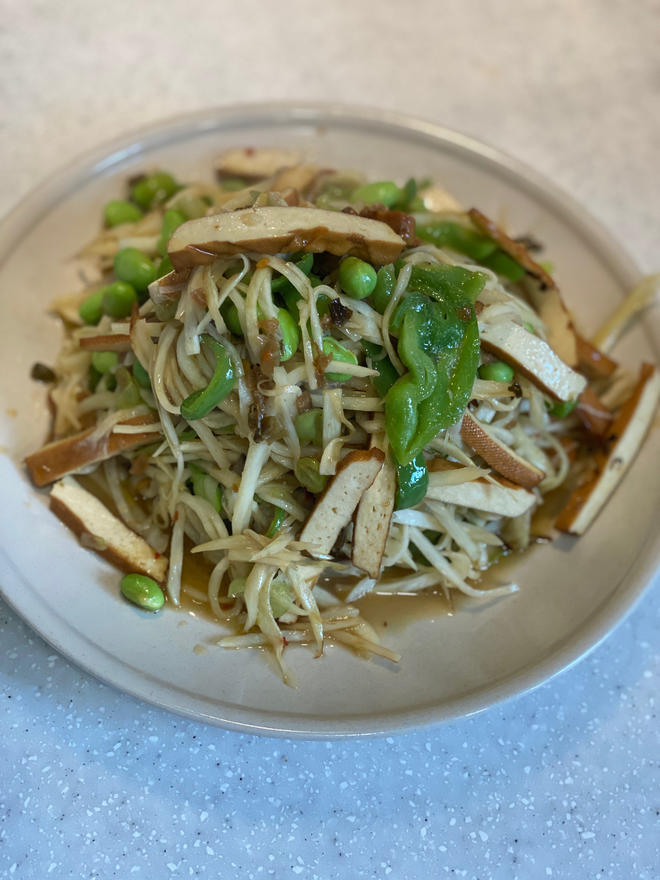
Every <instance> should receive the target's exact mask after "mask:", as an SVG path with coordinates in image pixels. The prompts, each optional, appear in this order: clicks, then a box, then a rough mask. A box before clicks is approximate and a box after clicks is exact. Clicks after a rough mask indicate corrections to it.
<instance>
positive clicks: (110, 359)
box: [92, 351, 119, 373]
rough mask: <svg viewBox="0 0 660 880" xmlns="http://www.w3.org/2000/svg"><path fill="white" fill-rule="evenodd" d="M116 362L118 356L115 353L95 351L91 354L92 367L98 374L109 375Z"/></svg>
mask: <svg viewBox="0 0 660 880" xmlns="http://www.w3.org/2000/svg"><path fill="white" fill-rule="evenodd" d="M118 362H119V355H118V354H117V352H116V351H95V352H94V353H93V354H92V366H93V367H94V369H95V370H98V372H99V373H109V372H110V371H111V370H114V368H115V367H116V366H117V363H118Z"/></svg>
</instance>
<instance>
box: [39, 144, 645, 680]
mask: <svg viewBox="0 0 660 880" xmlns="http://www.w3.org/2000/svg"><path fill="white" fill-rule="evenodd" d="M215 170H216V177H215V179H214V182H213V183H203V182H193V183H187V182H186V183H184V182H180V181H179V180H178V179H177V178H176V177H174V176H173V175H172V174H170V173H168V172H166V171H163V170H154V171H152V172H151V173H148V174H145V175H140V176H139V177H137V178H133V179H132V180H130V181H128V183H127V188H126V191H125V192H124V193H117V198H116V199H114V200H112V201H110V202H108V203H107V204H106V205H105V207H104V209H103V224H104V225H103V229H102V231H101V232H100V233H99V234H98V236H97V237H96V238H95V239H94V240H93V241H92V242H91V243H90V244H89V245H87V246H86V247H85V249H84V251H83V252H82V254H81V257H82V258H83V259H84V260H85V264H86V265H87V267H89V265H90V264H93V266H94V268H95V270H96V272H97V274H96V279H98V280H94V281H90V282H89V284H88V285H87V287H86V289H84V290H82V291H76V292H75V293H74V294H72V295H70V296H67V297H63V298H60V299H59V300H58V301H57V303H56V304H55V308H56V309H57V311H58V313H59V314H60V316H61V317H62V319H63V324H64V328H65V332H64V342H63V346H62V349H61V353H60V355H59V357H58V359H57V362H56V363H55V364H54V365H53V367H52V369H51V368H50V367H44V366H43V365H38V368H35V370H34V372H33V375H34V376H35V378H37V379H40V380H41V381H46V382H51V383H52V386H51V391H50V399H51V401H52V405H53V410H54V424H53V439H52V441H51V442H50V443H48V444H47V445H46V446H45V447H44V448H43V449H41V450H39V451H38V452H36V453H34V454H33V455H32V456H30V457H29V458H28V459H27V466H28V469H29V471H30V474H31V476H32V478H33V480H34V482H35V483H36V484H37V485H38V486H45V485H51V486H52V489H51V505H52V507H53V510H54V511H55V512H56V513H57V514H58V515H59V516H60V517H61V518H62V519H63V520H64V521H65V522H66V523H67V524H68V525H69V526H71V528H73V529H74V531H76V533H77V534H78V535H79V536H80V539H81V541H82V543H83V544H84V545H85V546H87V547H89V548H90V549H93V550H95V551H97V552H99V553H101V554H102V555H104V556H105V557H106V558H108V559H110V560H111V561H112V562H113V563H115V564H116V565H117V566H118V567H119V568H121V569H123V571H124V572H125V576H124V578H123V580H122V581H121V585H120V584H119V578H118V592H119V587H121V593H122V594H123V595H124V596H125V597H126V599H128V600H129V601H130V602H132V603H134V604H136V605H138V606H139V607H141V608H143V609H146V610H149V611H158V610H159V609H160V608H161V607H162V606H163V604H164V603H165V602H166V601H167V602H168V603H171V604H173V605H175V606H176V605H179V604H180V603H181V602H182V599H183V597H184V595H187V596H188V597H192V598H193V600H195V601H197V602H199V603H204V604H206V605H207V606H208V608H209V609H210V611H211V612H212V613H213V614H215V616H216V617H217V618H218V619H219V620H220V621H223V622H224V623H228V622H229V623H230V624H231V625H232V631H231V633H230V634H229V635H226V634H225V635H222V633H219V644H221V645H222V646H224V647H227V648H242V647H250V646H259V645H262V646H266V647H267V648H269V649H270V650H272V652H273V653H274V656H275V657H276V659H277V662H278V663H279V665H280V668H281V671H282V675H283V678H284V680H285V681H289V680H290V679H289V675H288V670H287V666H286V664H285V660H284V649H285V647H286V646H287V645H288V644H290V643H294V642H304V643H309V644H311V645H313V646H314V647H315V649H316V651H317V653H318V654H320V653H322V651H323V647H324V643H325V642H326V641H328V640H331V641H333V642H338V643H341V644H344V645H346V646H348V647H350V648H351V649H353V650H355V651H356V652H358V653H360V654H365V655H369V654H374V655H381V656H384V657H386V658H389V659H390V660H393V661H396V660H397V659H398V655H397V654H396V653H395V652H394V651H393V650H392V649H391V648H390V647H386V646H385V645H383V644H382V643H381V640H380V637H379V635H378V634H377V632H376V630H375V629H374V628H373V627H372V626H371V625H370V623H369V621H368V620H366V619H364V617H363V616H362V614H361V611H360V607H359V600H360V599H361V597H363V596H366V595H367V594H369V593H372V592H377V593H387V594H397V593H406V594H410V593H413V592H417V591H423V590H434V591H436V592H444V593H446V594H450V593H451V592H452V591H460V592H461V593H464V594H467V595H468V596H472V597H481V596H483V595H488V596H489V597H491V598H492V597H493V596H498V595H501V594H507V593H510V592H512V591H514V590H515V589H517V586H516V585H515V584H503V585H499V586H497V587H494V588H493V587H490V588H488V589H484V588H483V586H480V585H479V581H480V579H481V577H482V574H483V572H484V571H486V570H487V569H488V568H489V567H490V566H491V565H492V564H493V563H495V562H496V561H497V560H498V559H500V558H501V557H502V556H503V555H504V554H507V553H511V552H513V551H518V550H522V549H524V548H526V547H527V546H528V545H530V543H532V542H534V541H536V540H541V539H543V540H547V539H550V538H552V537H553V536H554V534H556V531H557V530H563V531H566V532H569V533H573V534H581V533H582V532H584V531H585V529H586V528H587V527H588V526H589V524H590V523H591V522H592V521H593V519H594V518H595V517H596V515H597V514H598V512H599V511H600V509H601V508H602V506H603V504H604V503H605V501H606V500H607V498H608V497H609V495H610V494H611V493H612V491H613V490H614V488H615V486H616V483H617V482H618V480H619V479H620V477H621V475H622V474H623V472H624V470H625V468H626V467H627V465H628V464H629V463H630V461H631V460H632V458H633V457H634V455H635V453H636V451H637V449H638V448H639V446H640V445H641V442H642V440H643V437H644V434H645V433H646V430H647V429H648V427H649V425H650V423H651V421H652V418H653V413H654V410H655V405H656V402H657V398H658V375H657V371H656V370H655V368H654V367H652V366H649V365H644V366H643V367H642V370H641V373H640V375H639V377H638V378H637V379H635V377H634V376H632V377H631V376H630V375H629V374H628V373H626V372H625V371H624V370H623V369H621V368H620V367H619V365H618V364H617V363H616V362H615V361H614V360H612V358H611V356H609V355H608V354H607V353H606V351H604V350H601V349H599V348H597V347H595V345H594V344H593V343H591V342H589V341H588V340H587V339H586V338H585V337H584V336H583V335H581V334H580V333H579V332H578V331H577V329H576V328H575V326H574V322H573V319H572V316H571V314H570V312H569V311H568V309H567V306H566V305H565V303H564V301H563V299H562V297H561V294H560V291H559V288H558V287H557V284H556V283H555V281H554V280H553V278H552V275H551V267H550V266H549V265H547V264H544V263H540V262H537V260H536V258H535V256H533V255H532V254H533V253H534V250H535V249H536V248H538V247H539V245H538V243H537V242H535V241H533V240H530V239H529V238H528V237H527V238H520V239H513V238H511V237H510V236H509V235H508V234H507V233H505V232H504V230H503V229H501V228H500V227H498V226H497V225H496V224H495V223H494V222H493V221H492V220H490V219H489V218H488V217H487V216H485V215H484V214H483V213H481V211H479V210H476V209H470V210H466V208H464V207H463V206H461V205H460V204H459V203H458V202H457V201H456V200H455V199H454V198H453V197H452V196H451V195H449V193H447V192H445V191H444V190H443V189H441V188H440V187H439V186H437V185H435V184H433V183H431V182H430V181H426V180H419V179H413V178H411V179H410V180H408V181H406V182H400V183H395V182H393V181H369V180H367V179H366V178H365V177H364V176H363V175H361V174H359V173H356V172H346V171H342V170H329V169H326V168H322V167H320V166H317V165H312V164H305V163H303V162H302V161H300V158H299V157H297V156H295V155H293V154H289V153H288V152H286V151H282V150H232V151H230V152H229V153H227V154H225V155H224V156H223V157H222V158H221V160H220V161H219V162H218V166H217V168H216V169H215ZM523 231H525V230H523ZM548 498H550V499H552V500H553V511H554V512H553V515H552V517H549V516H548V510H549V509H550V505H546V504H544V502H545V501H546V500H548ZM193 569H194V572H195V577H194V578H193V577H192V576H191V575H190V572H191V571H192V570H193ZM200 572H201V576H200ZM356 603H357V604H356ZM225 632H226V631H225Z"/></svg>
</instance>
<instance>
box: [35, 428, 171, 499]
mask: <svg viewBox="0 0 660 880" xmlns="http://www.w3.org/2000/svg"><path fill="white" fill-rule="evenodd" d="M157 423H158V417H157V416H156V415H151V414H149V415H144V416H135V417H134V418H131V419H126V420H125V422H122V423H120V424H125V425H144V426H145V431H144V432H142V433H140V434H115V433H111V434H109V436H102V437H97V436H95V435H96V428H89V429H88V430H87V431H82V432H81V433H80V434H74V435H73V436H72V437H65V438H64V439H63V440H55V441H54V442H52V443H48V444H47V445H46V446H44V447H43V448H42V449H40V450H39V451H38V452H34V453H33V454H32V455H28V457H27V458H26V459H25V464H26V465H27V469H28V471H29V473H30V477H31V478H32V481H33V483H34V484H35V485H36V486H47V485H48V484H49V483H54V482H55V480H59V479H61V478H62V477H64V476H66V475H67V474H72V473H75V472H76V471H79V470H80V469H81V468H83V467H87V466H88V465H90V464H97V463H98V462H101V461H105V460H106V459H108V458H112V456H113V455H117V454H118V453H120V452H128V451H129V450H131V449H135V448H136V447H138V446H144V445H145V444H146V443H152V442H153V440H154V432H153V431H149V430H146V429H147V428H148V427H149V426H155V425H157Z"/></svg>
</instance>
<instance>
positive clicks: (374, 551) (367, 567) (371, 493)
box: [352, 435, 396, 578]
mask: <svg viewBox="0 0 660 880" xmlns="http://www.w3.org/2000/svg"><path fill="white" fill-rule="evenodd" d="M385 446H386V439H385V437H383V436H382V435H381V436H380V437H374V438H373V440H372V449H373V448H376V449H381V450H382V451H385ZM395 497H396V469H395V467H394V464H393V463H392V460H391V458H390V456H388V455H387V454H385V461H384V462H383V466H382V468H381V469H380V471H379V472H378V475H377V477H376V479H375V480H374V481H373V483H372V484H371V486H369V488H368V489H367V490H366V491H365V492H364V494H363V495H362V498H361V500H360V503H359V505H358V508H357V511H356V513H355V522H354V524H353V550H352V560H353V565H355V566H357V568H361V569H362V571H366V573H367V574H368V575H369V577H372V578H377V577H380V572H381V568H382V565H383V556H384V555H385V545H386V544H387V536H388V535H389V532H390V522H391V520H392V513H393V511H394V500H395Z"/></svg>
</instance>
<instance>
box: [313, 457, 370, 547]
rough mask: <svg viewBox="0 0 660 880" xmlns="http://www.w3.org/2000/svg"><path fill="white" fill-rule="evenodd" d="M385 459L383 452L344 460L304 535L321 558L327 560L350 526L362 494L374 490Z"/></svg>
mask: <svg viewBox="0 0 660 880" xmlns="http://www.w3.org/2000/svg"><path fill="white" fill-rule="evenodd" d="M384 460H385V455H384V453H383V452H382V451H381V450H380V449H375V448H374V449H370V450H369V451H366V450H356V451H355V452H349V454H348V455H347V456H346V457H345V458H344V459H342V461H341V462H340V463H339V465H338V466H337V473H336V474H335V476H334V477H333V478H332V479H331V480H330V482H329V483H328V486H327V488H326V490H325V492H324V493H323V495H321V497H320V499H319V501H318V502H317V504H316V507H315V508H314V510H313V511H312V513H311V514H310V516H309V518H308V520H307V522H306V523H305V526H304V528H303V530H302V532H301V533H300V540H301V541H303V542H305V543H307V544H309V545H310V548H311V552H313V553H314V554H315V555H317V556H327V555H328V554H329V553H330V551H331V550H332V548H333V546H334V543H335V541H336V540H337V538H338V537H339V533H340V531H341V530H342V529H343V528H344V527H345V526H347V525H348V523H349V522H350V519H351V517H352V516H353V512H354V510H355V508H356V507H357V506H358V504H359V502H360V499H361V497H362V493H363V492H364V491H365V490H366V489H368V488H369V486H371V484H372V483H373V481H374V480H375V479H376V476H377V474H378V472H379V471H380V469H381V467H382V465H383V461H384Z"/></svg>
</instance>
